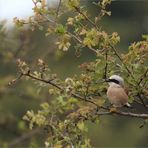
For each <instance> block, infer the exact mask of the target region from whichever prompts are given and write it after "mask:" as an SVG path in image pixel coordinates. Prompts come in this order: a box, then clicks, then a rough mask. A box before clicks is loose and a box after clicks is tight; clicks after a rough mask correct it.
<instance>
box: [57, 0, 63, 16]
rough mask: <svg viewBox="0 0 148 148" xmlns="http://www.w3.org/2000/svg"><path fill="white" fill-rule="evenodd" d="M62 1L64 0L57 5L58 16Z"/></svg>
mask: <svg viewBox="0 0 148 148" xmlns="http://www.w3.org/2000/svg"><path fill="white" fill-rule="evenodd" d="M61 3H62V0H59V4H58V7H57V11H56V17H58V15H59V11H60V7H61Z"/></svg>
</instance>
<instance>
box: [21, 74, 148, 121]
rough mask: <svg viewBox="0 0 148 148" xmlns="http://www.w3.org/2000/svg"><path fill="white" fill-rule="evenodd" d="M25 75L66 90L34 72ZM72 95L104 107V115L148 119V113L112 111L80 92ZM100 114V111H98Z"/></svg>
mask: <svg viewBox="0 0 148 148" xmlns="http://www.w3.org/2000/svg"><path fill="white" fill-rule="evenodd" d="M22 75H24V76H27V77H30V78H31V79H34V80H37V81H41V82H44V83H47V84H50V85H52V86H53V87H55V88H57V89H59V90H61V91H65V90H64V88H62V87H61V86H59V85H57V84H56V83H54V82H52V80H44V79H41V78H37V77H35V76H33V75H32V74H30V73H27V74H22ZM71 96H73V97H75V98H78V99H80V100H82V101H84V102H88V103H91V104H93V105H95V106H96V107H97V109H99V108H100V109H103V110H106V111H107V112H108V113H107V112H102V115H104V114H117V115H121V116H129V117H137V118H143V119H148V114H139V113H131V112H123V111H119V110H115V111H110V108H107V107H104V106H101V107H100V106H99V105H97V104H96V103H95V102H93V101H92V99H91V98H84V97H82V96H80V95H78V94H75V93H71ZM98 115H99V113H98Z"/></svg>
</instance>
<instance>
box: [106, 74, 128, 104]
mask: <svg viewBox="0 0 148 148" xmlns="http://www.w3.org/2000/svg"><path fill="white" fill-rule="evenodd" d="M106 82H108V83H109V87H108V90H107V97H108V100H109V101H110V103H111V104H112V105H113V106H114V107H122V106H124V105H125V106H127V107H131V105H130V104H129V103H128V95H127V94H126V91H125V89H124V80H123V78H122V77H120V76H118V75H112V76H111V77H110V78H109V79H107V80H106Z"/></svg>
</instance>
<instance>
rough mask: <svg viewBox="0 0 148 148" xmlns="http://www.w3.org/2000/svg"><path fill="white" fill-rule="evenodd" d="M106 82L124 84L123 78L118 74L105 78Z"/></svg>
mask: <svg viewBox="0 0 148 148" xmlns="http://www.w3.org/2000/svg"><path fill="white" fill-rule="evenodd" d="M106 82H108V83H109V85H110V86H111V85H115V84H116V85H120V86H122V87H123V86H124V80H123V78H122V77H120V76H118V75H112V76H111V77H110V78H109V79H107V80H106Z"/></svg>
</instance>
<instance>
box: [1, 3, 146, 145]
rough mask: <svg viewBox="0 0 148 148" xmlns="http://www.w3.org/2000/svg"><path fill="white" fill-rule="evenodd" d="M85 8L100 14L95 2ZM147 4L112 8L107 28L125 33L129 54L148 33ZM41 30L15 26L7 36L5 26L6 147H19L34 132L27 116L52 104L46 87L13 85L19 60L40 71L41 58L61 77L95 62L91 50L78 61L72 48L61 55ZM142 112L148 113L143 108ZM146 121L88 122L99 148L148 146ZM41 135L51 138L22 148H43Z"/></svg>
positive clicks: (3, 137)
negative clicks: (23, 137) (20, 139)
mask: <svg viewBox="0 0 148 148" xmlns="http://www.w3.org/2000/svg"><path fill="white" fill-rule="evenodd" d="M82 3H83V4H85V5H86V6H87V8H88V10H89V13H90V16H92V18H93V17H95V15H96V14H97V11H98V10H97V8H96V6H95V5H93V4H92V1H86V2H85V1H82ZM147 5H148V2H146V1H142V2H140V1H114V2H113V3H112V5H110V6H108V9H109V10H110V11H111V12H112V15H111V17H108V16H106V17H105V18H104V19H103V21H102V22H101V25H102V26H103V29H105V30H107V31H108V32H113V31H116V32H118V33H119V35H120V37H121V43H120V44H119V47H121V48H122V49H123V50H124V51H123V52H125V51H127V47H128V46H129V44H130V43H131V42H133V41H138V40H140V39H141V34H147V33H148V30H147V29H148V28H147V24H148V9H147ZM67 15H68V14H64V15H63V16H62V17H61V18H60V20H59V21H61V22H64V21H65V18H66V17H67ZM70 15H72V14H70ZM14 17H15V16H14ZM18 25H20V24H18ZM43 25H44V24H43ZM45 25H46V24H45ZM38 27H39V29H35V30H34V31H31V30H30V28H25V29H24V28H21V29H18V28H15V27H14V28H12V29H11V30H9V31H7V29H6V28H5V22H1V25H0V43H1V44H0V79H1V81H0V116H1V118H0V144H1V146H7V145H8V144H9V143H10V144H12V145H13V142H14V143H15V141H13V140H14V139H16V138H18V137H20V136H21V135H23V134H26V133H28V124H27V123H26V122H25V121H24V120H22V117H23V116H24V114H25V113H26V111H27V110H35V111H37V110H38V109H39V108H40V106H39V104H40V103H42V102H46V101H47V100H49V99H50V96H49V94H48V89H47V88H46V87H45V89H41V90H40V88H39V87H38V86H37V85H35V84H34V83H33V82H30V81H19V83H16V84H15V85H13V87H9V86H8V83H9V82H10V81H11V80H12V79H13V78H15V76H16V73H17V68H16V59H17V58H21V59H23V60H25V61H26V62H27V63H28V64H29V65H30V66H31V67H33V68H34V69H35V68H37V67H36V61H37V59H39V58H41V59H44V60H45V61H46V63H47V64H48V65H49V68H50V69H51V71H52V72H53V73H57V75H58V77H60V78H66V77H70V76H73V75H74V74H76V73H80V72H79V71H78V65H79V64H80V63H82V62H84V61H85V62H86V61H87V62H89V61H92V60H93V59H94V58H95V57H94V54H93V53H92V52H90V51H89V50H88V49H85V50H83V51H82V53H81V56H80V58H78V57H76V56H75V55H77V53H76V52H75V50H73V48H70V50H69V51H68V52H66V53H65V52H64V53H63V52H61V51H59V50H56V47H55V46H54V44H53V43H54V42H55V38H56V36H54V37H53V36H50V35H49V36H47V37H46V36H45V32H46V30H44V29H43V28H42V27H41V26H38ZM33 29H34V28H33ZM49 30H50V29H49ZM64 31H65V30H64V28H63V27H62V26H59V27H58V28H57V32H58V33H63V32H64ZM73 44H74V43H72V46H73ZM91 44H95V43H91ZM67 46H69V45H67ZM65 49H66V48H65ZM37 90H38V91H37ZM59 99H60V98H59ZM139 109H140V110H141V111H143V109H141V108H140V107H139ZM142 122H143V121H142V120H141V121H137V120H136V119H134V120H132V121H131V120H129V118H126V117H122V118H121V117H120V118H118V119H117V118H116V116H115V117H101V119H100V121H99V125H97V124H94V123H90V122H88V123H87V127H88V136H89V137H90V139H91V142H92V145H93V146H95V147H120V146H127V147H147V146H148V142H147V136H148V134H147V129H148V127H147V126H145V127H144V128H142V129H139V128H138V126H140V125H141V123H142ZM40 124H41V123H40ZM82 127H83V124H79V125H78V128H80V129H81V128H82ZM135 133H136V134H135ZM39 136H40V137H44V136H45V135H43V134H41V135H40V134H39V135H37V136H36V137H37V138H35V137H31V139H27V140H26V141H25V142H24V141H23V142H22V143H21V144H20V145H19V147H21V146H22V147H23V146H26V145H28V143H30V147H33V146H34V145H36V143H41V145H42V144H43V142H42V141H41V142H38V141H39V140H38V137H39ZM39 139H40V138H39ZM123 141H124V142H123ZM11 142H12V143H11ZM42 146H43V145H42Z"/></svg>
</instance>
